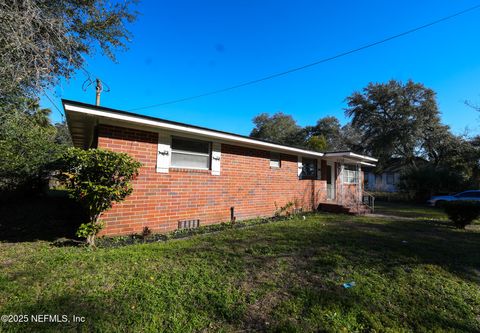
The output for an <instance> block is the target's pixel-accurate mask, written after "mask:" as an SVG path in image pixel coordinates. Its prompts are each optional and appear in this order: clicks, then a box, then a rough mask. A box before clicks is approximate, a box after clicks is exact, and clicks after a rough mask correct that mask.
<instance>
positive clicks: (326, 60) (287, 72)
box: [129, 4, 480, 111]
mask: <svg viewBox="0 0 480 333" xmlns="http://www.w3.org/2000/svg"><path fill="white" fill-rule="evenodd" d="M478 8H480V4H478V5H476V6H473V7H470V8H467V9H464V10H462V11H459V12H456V13H454V14H452V15H448V16H445V17H442V18H440V19H438V20H435V21H432V22H430V23H427V24H424V25H421V26H419V27H416V28H413V29H410V30H407V31H404V32H401V33H399V34H396V35H393V36H390V37H387V38H384V39H381V40H379V41H376V42H373V43H370V44H367V45H364V46H360V47H357V48H355V49H352V50H349V51H345V52H342V53H339V54H336V55H334V56H331V57H328V58H324V59H321V60H318V61H315V62H312V63H309V64H306V65H303V66H299V67H295V68H292V69H289V70H286V71H283V72H279V73H275V74H271V75H268V76H265V77H262V78H259V79H255V80H251V81H246V82H243V83H239V84H236V85H233V86H230V87H226V88H222V89H218V90H213V91H210V92H206V93H202V94H198V95H193V96H189V97H183V98H179V99H174V100H170V101H166V102H162V103H158V104H153V105H148V106H142V107H138V108H134V109H130V110H129V111H138V110H144V109H150V108H153V107H157V106H164V105H169V104H176V103H180V102H185V101H190V100H192V99H197V98H201V97H206V96H211V95H216V94H220V93H224V92H226V91H229V90H234V89H238V88H241V87H245V86H249V85H252V84H256V83H260V82H262V81H266V80H270V79H273V78H277V77H279V76H284V75H287V74H291V73H294V72H298V71H301V70H304V69H306V68H309V67H313V66H316V65H319V64H322V63H325V62H328V61H331V60H334V59H338V58H341V57H344V56H347V55H349V54H352V53H355V52H359V51H362V50H365V49H368V48H371V47H374V46H377V45H379V44H383V43H385V42H388V41H391V40H393V39H397V38H400V37H403V36H406V35H409V34H412V33H414V32H416V31H419V30H422V29H425V28H428V27H431V26H433V25H436V24H439V23H441V22H444V21H447V20H449V19H452V18H454V17H457V16H460V15H463V14H465V13H468V12H471V11H473V10H476V9H478Z"/></svg>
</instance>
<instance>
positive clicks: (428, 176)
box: [398, 165, 466, 203]
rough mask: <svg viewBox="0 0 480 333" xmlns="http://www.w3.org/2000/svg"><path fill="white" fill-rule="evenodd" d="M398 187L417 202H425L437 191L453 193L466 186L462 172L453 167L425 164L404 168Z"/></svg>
mask: <svg viewBox="0 0 480 333" xmlns="http://www.w3.org/2000/svg"><path fill="white" fill-rule="evenodd" d="M398 187H399V189H400V190H402V191H403V192H406V193H409V195H410V196H411V197H412V198H413V199H414V200H415V201H417V202H422V203H423V202H425V201H426V200H428V198H430V197H431V196H432V195H434V194H436V193H451V192H457V191H460V190H462V189H463V188H465V187H466V183H465V179H464V177H463V176H462V174H461V173H460V172H458V171H457V170H455V169H452V168H444V167H435V166H433V165H423V166H420V167H418V168H414V167H410V168H407V169H406V170H404V172H403V174H402V175H401V177H400V183H399V184H398Z"/></svg>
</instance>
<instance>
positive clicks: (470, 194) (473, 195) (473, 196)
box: [427, 190, 480, 207]
mask: <svg viewBox="0 0 480 333" xmlns="http://www.w3.org/2000/svg"><path fill="white" fill-rule="evenodd" d="M456 200H478V201H480V190H472V191H465V192H460V193H457V194H453V195H441V196H436V197H431V198H430V199H429V200H428V201H427V203H428V204H429V205H430V206H435V207H440V206H442V204H444V203H445V202H447V201H456Z"/></svg>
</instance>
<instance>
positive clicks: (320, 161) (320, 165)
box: [317, 158, 322, 180]
mask: <svg viewBox="0 0 480 333" xmlns="http://www.w3.org/2000/svg"><path fill="white" fill-rule="evenodd" d="M317 179H318V180H321V179H322V160H321V159H320V158H317Z"/></svg>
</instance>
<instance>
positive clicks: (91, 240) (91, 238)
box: [87, 235, 95, 247]
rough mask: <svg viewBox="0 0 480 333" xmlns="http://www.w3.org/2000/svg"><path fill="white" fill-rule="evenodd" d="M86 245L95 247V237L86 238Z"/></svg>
mask: <svg viewBox="0 0 480 333" xmlns="http://www.w3.org/2000/svg"><path fill="white" fill-rule="evenodd" d="M87 244H88V245H89V246H90V247H95V235H89V236H87Z"/></svg>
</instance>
